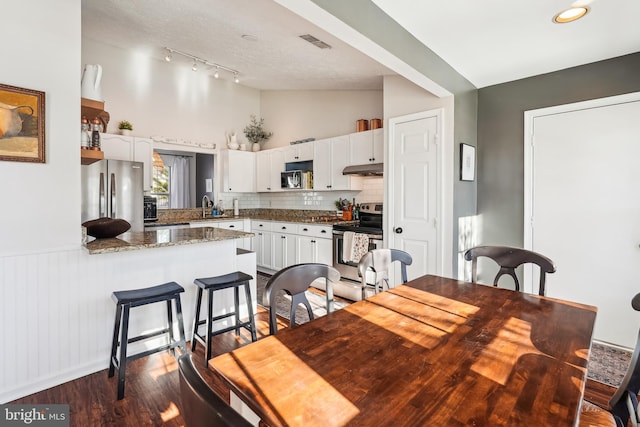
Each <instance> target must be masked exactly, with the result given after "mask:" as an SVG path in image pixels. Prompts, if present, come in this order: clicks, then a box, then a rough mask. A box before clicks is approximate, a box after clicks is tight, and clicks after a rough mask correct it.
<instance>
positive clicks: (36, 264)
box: [0, 240, 256, 403]
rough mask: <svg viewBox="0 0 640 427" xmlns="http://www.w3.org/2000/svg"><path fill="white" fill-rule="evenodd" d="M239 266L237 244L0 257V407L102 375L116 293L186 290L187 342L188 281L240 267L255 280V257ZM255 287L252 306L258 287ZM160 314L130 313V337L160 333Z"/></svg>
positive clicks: (188, 322) (150, 310)
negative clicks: (164, 287)
mask: <svg viewBox="0 0 640 427" xmlns="http://www.w3.org/2000/svg"><path fill="white" fill-rule="evenodd" d="M238 259H239V258H238V257H236V242H235V241H234V240H228V241H222V242H210V243H201V244H194V245H183V246H174V247H165V248H154V249H144V250H137V251H127V252H120V253H112V254H101V255H89V254H88V253H87V252H86V250H84V249H83V248H81V247H78V248H77V249H68V248H63V249H60V250H51V251H46V252H41V253H32V254H24V255H14V256H4V257H0V322H1V323H2V335H1V339H2V344H3V349H2V351H1V352H0V403H6V402H9V401H12V400H14V399H17V398H19V397H23V396H26V395H28V394H31V393H34V392H37V391H40V390H43V389H46V388H49V387H52V386H55V385H58V384H61V383H63V382H66V381H69V380H72V379H75V378H78V377H81V376H83V375H87V374H89V373H92V372H96V371H99V370H102V369H105V368H107V367H108V361H109V351H110V346H111V335H112V333H113V324H114V316H115V303H114V302H113V301H112V300H111V293H112V292H113V291H116V290H126V289H136V288H143V287H148V286H154V285H158V284H162V283H165V282H170V281H175V282H177V283H179V284H180V285H182V286H183V287H184V288H185V293H184V294H182V298H181V299H182V309H183V316H184V323H185V329H186V332H187V338H189V337H190V336H191V326H192V322H193V313H194V304H195V295H196V290H195V289H196V288H195V285H194V284H193V280H194V279H195V278H198V277H209V276H215V275H219V274H225V273H229V272H232V271H236V270H237V269H239V268H241V269H242V271H245V272H246V273H248V274H251V275H253V276H254V277H255V274H256V270H255V257H253V258H251V257H249V258H248V259H249V267H247V257H246V256H245V257H244V258H240V263H241V264H242V266H241V267H239V266H238V263H237V260H238ZM251 259H253V260H254V261H253V267H251V266H250V265H251V262H250V261H251ZM247 268H249V269H252V270H251V271H247ZM254 282H255V281H254ZM252 288H253V289H252V292H253V296H254V305H255V283H253V286H252ZM229 291H231V290H229ZM227 295H228V298H223V299H224V303H223V302H216V309H217V310H227V309H228V308H229V307H232V293H230V292H229V293H228V294H227ZM217 297H218V295H216V298H217ZM241 301H243V298H242V297H241ZM165 307H166V306H165V305H164V304H153V305H150V306H144V307H140V308H137V309H134V310H132V314H131V326H130V330H129V333H130V336H133V334H138V333H140V332H141V331H143V330H148V329H155V328H158V327H160V326H162V324H158V320H159V319H163V320H160V322H162V321H164V319H165V318H166V317H165V315H164V313H165V311H164V310H163V309H165ZM243 312H244V313H243V316H244V315H246V307H243ZM174 320H175V319H174ZM140 344H141V345H143V343H140ZM133 350H135V348H134V349H133ZM105 375H106V373H105Z"/></svg>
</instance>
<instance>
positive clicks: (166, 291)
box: [109, 282, 187, 400]
mask: <svg viewBox="0 0 640 427" xmlns="http://www.w3.org/2000/svg"><path fill="white" fill-rule="evenodd" d="M182 292H184V288H183V287H182V286H180V285H178V284H177V283H176V282H169V283H165V284H162V285H158V286H152V287H149V288H143V289H134V290H129V291H116V292H114V293H113V294H112V295H111V298H112V299H113V300H114V302H115V303H116V319H115V325H114V327H113V341H112V344H111V357H110V359H109V377H112V376H113V375H114V373H115V370H116V368H117V369H118V400H120V399H122V398H123V397H124V382H125V371H126V367H127V362H129V361H131V360H135V359H139V358H141V357H145V356H148V355H150V354H153V353H157V352H159V351H164V350H170V351H171V353H172V354H174V356H175V351H174V349H175V347H180V349H181V350H182V352H183V353H186V352H187V345H186V341H185V333H184V323H183V319H182V305H181V303H180V294H181V293H182ZM162 301H166V302H167V325H166V326H165V327H163V328H162V329H160V330H157V331H153V332H150V333H147V334H143V335H139V336H136V337H132V338H129V311H130V309H131V308H133V307H139V306H142V305H147V304H153V303H156V302H162ZM172 302H174V303H175V310H176V315H177V317H178V334H179V336H178V337H177V338H176V337H174V334H173V307H172ZM121 328H122V333H121V332H120V329H121ZM163 334H168V336H169V343H168V344H164V345H161V346H159V347H155V348H152V349H148V350H146V351H143V352H140V353H136V354H133V355H130V356H127V344H130V343H133V342H137V341H141V340H145V339H148V338H153V337H156V336H159V335H163ZM118 347H120V355H119V356H118V355H117V352H118V351H117V350H118Z"/></svg>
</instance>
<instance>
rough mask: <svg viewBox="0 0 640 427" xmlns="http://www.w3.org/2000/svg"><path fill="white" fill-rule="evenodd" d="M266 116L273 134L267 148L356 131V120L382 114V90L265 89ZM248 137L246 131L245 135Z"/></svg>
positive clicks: (268, 128)
mask: <svg viewBox="0 0 640 427" xmlns="http://www.w3.org/2000/svg"><path fill="white" fill-rule="evenodd" d="M261 110H262V117H263V118H264V119H265V128H266V129H267V130H269V131H272V132H273V136H272V137H271V139H269V140H268V141H267V142H266V143H264V145H263V148H275V147H281V146H284V145H289V142H291V141H298V140H301V139H306V138H315V139H321V138H330V137H334V136H339V135H347V134H350V133H353V132H356V120H359V119H365V120H370V119H374V118H376V119H381V118H382V91H381V90H356V91H313V90H312V91H263V92H262V95H261ZM242 137H243V138H244V135H243V136H242Z"/></svg>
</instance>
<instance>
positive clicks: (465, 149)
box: [460, 144, 476, 181]
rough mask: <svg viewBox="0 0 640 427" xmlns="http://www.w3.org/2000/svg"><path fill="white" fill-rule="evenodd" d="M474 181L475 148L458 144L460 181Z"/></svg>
mask: <svg viewBox="0 0 640 427" xmlns="http://www.w3.org/2000/svg"><path fill="white" fill-rule="evenodd" d="M475 179H476V147H474V146H473V145H469V144H460V180H461V181H473V180H475Z"/></svg>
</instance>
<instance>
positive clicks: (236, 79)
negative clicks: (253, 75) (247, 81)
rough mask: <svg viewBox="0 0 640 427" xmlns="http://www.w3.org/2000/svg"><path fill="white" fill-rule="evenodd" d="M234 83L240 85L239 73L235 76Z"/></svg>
mask: <svg viewBox="0 0 640 427" xmlns="http://www.w3.org/2000/svg"><path fill="white" fill-rule="evenodd" d="M233 81H234V82H236V83H240V79H239V78H238V73H235V74H234V75H233Z"/></svg>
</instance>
